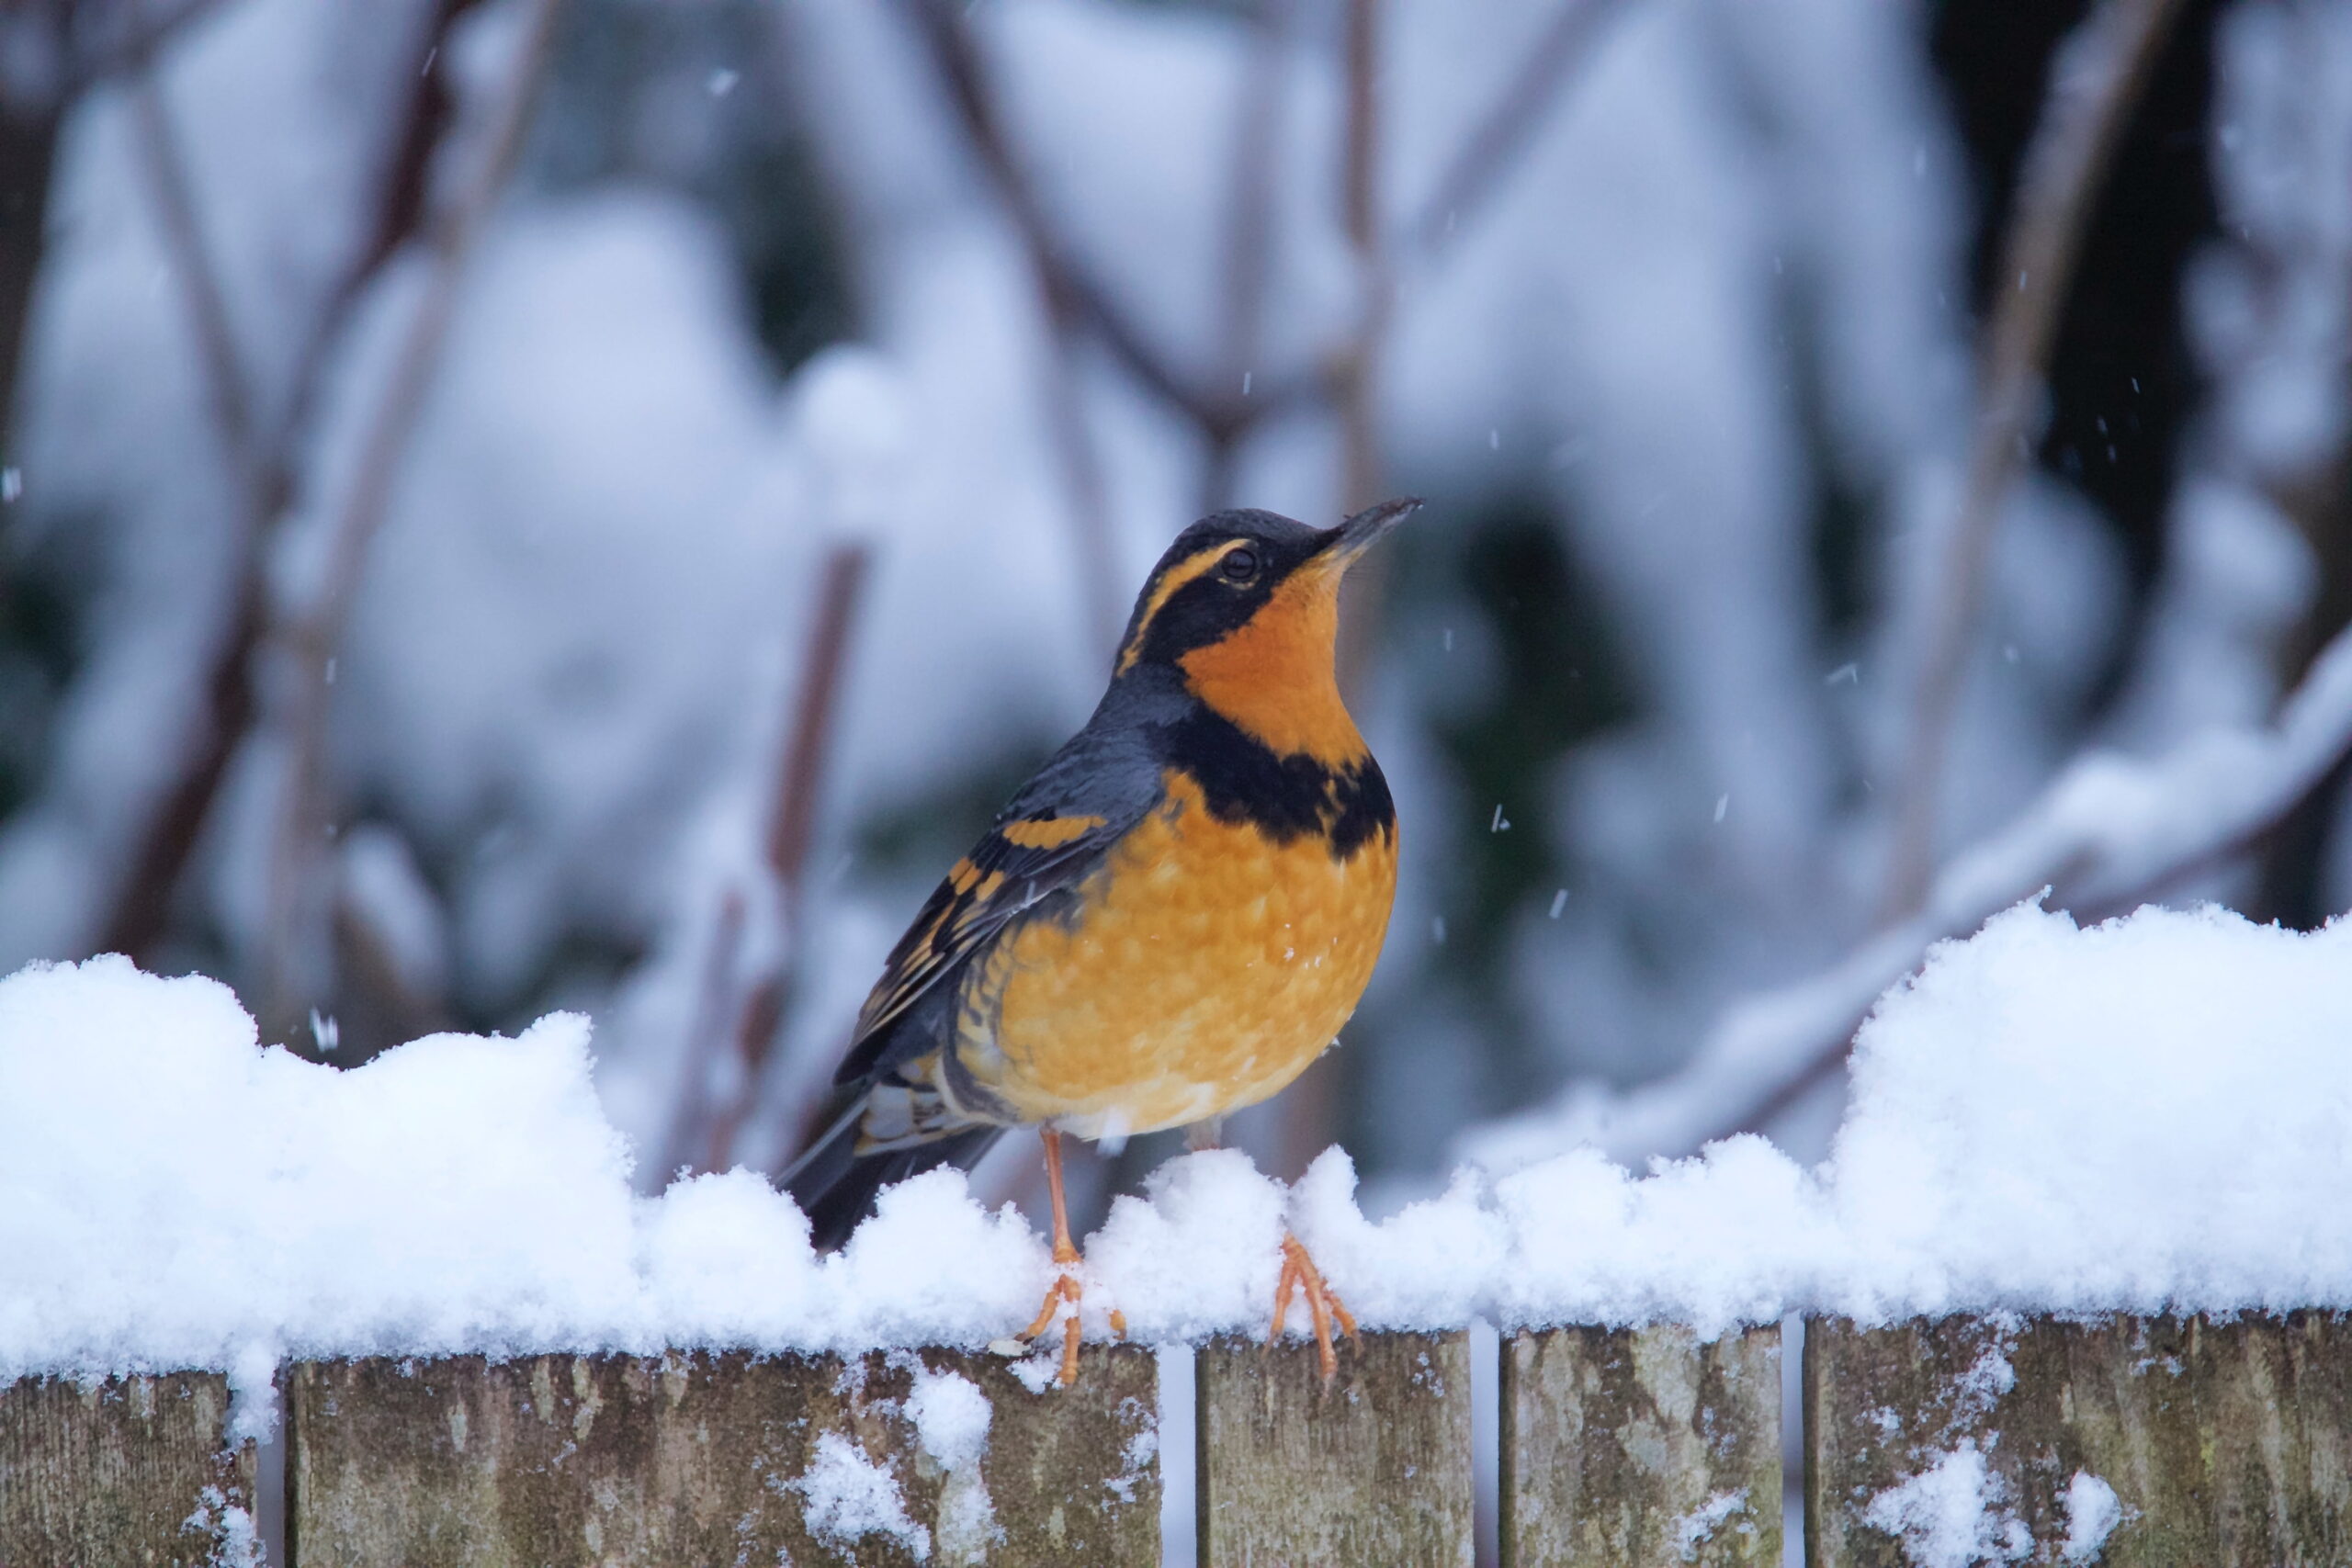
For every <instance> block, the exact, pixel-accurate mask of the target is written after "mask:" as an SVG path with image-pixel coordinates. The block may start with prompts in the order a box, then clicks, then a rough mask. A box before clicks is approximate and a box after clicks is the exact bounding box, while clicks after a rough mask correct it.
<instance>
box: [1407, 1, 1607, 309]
mask: <svg viewBox="0 0 2352 1568" xmlns="http://www.w3.org/2000/svg"><path fill="white" fill-rule="evenodd" d="M1624 5H1625V0H1561V3H1560V6H1559V8H1558V9H1557V10H1555V12H1554V13H1553V14H1552V20H1551V22H1550V24H1549V25H1548V26H1546V27H1545V28H1544V31H1543V34H1542V35H1541V36H1540V37H1539V38H1537V39H1536V40H1535V46H1534V48H1533V49H1532V50H1531V51H1528V55H1527V59H1526V61H1525V62H1524V63H1523V64H1521V66H1520V68H1519V73H1518V74H1517V75H1515V76H1513V77H1512V78H1511V80H1510V85H1508V86H1506V87H1505V88H1504V89H1503V91H1502V94H1501V96H1498V98H1496V100H1495V102H1494V105H1493V107H1490V108H1488V109H1487V113H1486V115H1485V116H1484V117H1483V118H1480V119H1479V121H1478V123H1477V124H1476V127H1474V128H1473V129H1472V130H1471V132H1470V134H1469V135H1468V136H1466V137H1464V139H1463V142H1462V146H1461V148H1460V150H1459V151H1457V152H1455V153H1454V154H1453V157H1452V158H1450V159H1448V160H1447V161H1446V164H1445V170H1444V172H1443V173H1442V174H1441V175H1439V176H1438V179H1437V183H1436V185H1434V186H1431V187H1430V196H1429V199H1428V200H1427V201H1425V202H1423V203H1422V205H1421V209H1420V211H1419V215H1418V216H1416V217H1415V218H1414V220H1412V221H1411V222H1410V223H1409V224H1408V225H1407V226H1406V228H1405V231H1404V234H1403V243H1402V245H1401V246H1400V249H1401V250H1402V252H1403V254H1404V255H1405V257H1406V258H1407V259H1408V261H1412V262H1415V263H1419V264H1423V265H1426V264H1427V263H1428V262H1430V261H1433V260H1435V259H1436V258H1437V257H1438V256H1439V255H1441V254H1442V253H1443V252H1444V251H1445V250H1446V249H1447V247H1448V245H1449V244H1450V243H1451V242H1452V241H1453V239H1454V238H1455V237H1456V236H1457V235H1458V234H1459V233H1460V232H1461V231H1462V230H1463V229H1464V228H1466V227H1467V226H1468V225H1469V223H1470V222H1471V221H1472V220H1475V219H1476V216H1477V215H1478V213H1479V211H1480V209H1483V208H1484V207H1485V205H1486V203H1487V199H1488V198H1489V197H1492V196H1493V194H1494V193H1495V191H1496V189H1497V188H1498V187H1499V186H1501V184H1502V180H1503V176H1504V175H1506V174H1508V173H1509V172H1510V168H1511V166H1512V165H1513V164H1516V163H1517V162H1518V161H1519V159H1520V157H1521V155H1522V154H1523V153H1524V152H1526V151H1527V148H1528V146H1529V144H1530V143H1531V142H1532V140H1533V138H1534V133H1535V131H1536V130H1538V129H1539V128H1540V127H1541V126H1542V125H1543V123H1544V117H1545V116H1546V115H1547V114H1548V113H1550V111H1551V110H1552V109H1553V107H1555V105H1556V104H1557V103H1558V102H1559V99H1560V94H1561V91H1562V89H1563V88H1565V87H1566V85H1567V84H1568V82H1569V81H1570V80H1571V79H1573V78H1574V76H1575V75H1576V70H1577V66H1579V65H1582V64H1584V63H1585V62H1587V61H1589V60H1590V59H1591V58H1592V54H1593V50H1594V47H1595V45H1596V44H1597V43H1598V41H1599V40H1600V38H1601V36H1602V34H1603V32H1604V29H1605V28H1606V25H1607V23H1608V22H1609V21H1610V20H1611V18H1612V17H1614V16H1615V15H1616V13H1617V12H1618V11H1619V10H1621V9H1623V6H1624Z"/></svg>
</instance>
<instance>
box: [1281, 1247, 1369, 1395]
mask: <svg viewBox="0 0 2352 1568" xmlns="http://www.w3.org/2000/svg"><path fill="white" fill-rule="evenodd" d="M1293 1286H1296V1287H1297V1288H1298V1292H1299V1293H1300V1294H1301V1295H1303V1296H1305V1297H1306V1311H1307V1314H1308V1315H1309V1316H1311V1317H1313V1318H1314V1320H1315V1363H1316V1365H1317V1367H1318V1368H1319V1369H1320V1370H1321V1371H1322V1373H1323V1382H1324V1385H1325V1386H1326V1387H1329V1385H1330V1382H1331V1379H1332V1378H1333V1377H1334V1376H1335V1375H1337V1373H1338V1372H1339V1370H1340V1357H1339V1353H1338V1352H1337V1351H1336V1350H1334V1349H1333V1348H1332V1347H1331V1325H1332V1322H1333V1320H1334V1319H1337V1320H1338V1323H1339V1325H1340V1333H1342V1334H1349V1335H1352V1334H1354V1333H1355V1332H1356V1320H1355V1317H1354V1315H1353V1314H1351V1313H1350V1312H1349V1311H1348V1309H1347V1305H1346V1303H1343V1302H1341V1301H1340V1292H1337V1291H1335V1290H1333V1289H1332V1288H1331V1287H1330V1284H1329V1281H1327V1280H1325V1279H1324V1278H1323V1272H1322V1270H1321V1269H1317V1268H1316V1267H1315V1260H1314V1259H1313V1258H1309V1257H1308V1256H1307V1255H1306V1244H1305V1243H1303V1242H1301V1241H1300V1240H1299V1239H1298V1237H1296V1236H1295V1235H1284V1236H1283V1274H1282V1279H1281V1280H1280V1281H1278V1282H1277V1283H1276V1284H1275V1286H1274V1326H1273V1328H1272V1330H1271V1331H1270V1332H1269V1333H1268V1334H1267V1336H1266V1343H1267V1344H1268V1345H1269V1346H1271V1345H1272V1344H1274V1343H1275V1342H1276V1341H1278V1340H1279V1339H1281V1338H1282V1337H1283V1317H1284V1316H1285V1315H1287V1314H1288V1313H1289V1311H1290V1292H1291V1288H1292V1287H1293Z"/></svg>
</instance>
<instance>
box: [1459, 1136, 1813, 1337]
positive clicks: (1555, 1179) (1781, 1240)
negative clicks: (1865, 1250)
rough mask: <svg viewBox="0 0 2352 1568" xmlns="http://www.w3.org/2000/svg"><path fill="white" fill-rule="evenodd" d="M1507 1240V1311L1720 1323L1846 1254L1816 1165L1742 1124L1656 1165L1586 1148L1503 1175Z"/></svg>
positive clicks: (1539, 1316)
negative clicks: (1807, 1167) (1800, 1162)
mask: <svg viewBox="0 0 2352 1568" xmlns="http://www.w3.org/2000/svg"><path fill="white" fill-rule="evenodd" d="M1495 1197H1496V1201H1497V1203H1498V1206H1499V1208H1500V1209H1501V1212H1502V1218H1503V1221H1504V1223H1505V1224H1506V1226H1507V1227H1508V1230H1509V1235H1510V1252H1509V1255H1508V1258H1507V1259H1506V1261H1505V1264H1504V1266H1503V1268H1502V1270H1501V1274H1500V1277H1499V1278H1498V1280H1497V1281H1496V1284H1495V1287H1494V1291H1493V1299H1494V1303H1495V1311H1496V1312H1497V1314H1498V1321H1499V1322H1502V1323H1505V1324H1516V1323H1535V1322H1589V1323H1611V1324H1624V1323H1645V1322H1652V1321H1658V1320H1672V1321H1676V1322H1681V1323H1687V1324H1690V1325H1691V1326H1693V1327H1695V1328H1697V1329H1698V1330H1699V1331H1700V1332H1701V1333H1702V1334H1706V1335H1715V1334H1720V1333H1722V1332H1724V1330H1726V1329H1728V1328H1731V1327H1734V1326H1736V1325H1741V1324H1747V1323H1762V1322H1767V1321H1770V1320H1771V1319H1773V1318H1775V1317H1777V1316H1778V1315H1779V1314H1781V1311H1782V1308H1783V1303H1787V1302H1789V1301H1790V1300H1791V1298H1792V1297H1800V1296H1802V1295H1804V1293H1805V1292H1807V1290H1808V1288H1809V1287H1810V1286H1811V1285H1812V1283H1813V1282H1814V1281H1815V1280H1817V1279H1818V1278H1820V1277H1821V1276H1822V1275H1823V1274H1824V1273H1825V1272H1826V1270H1827V1269H1830V1268H1831V1267H1833V1266H1834V1264H1835V1262H1836V1261H1837V1260H1838V1258H1840V1257H1842V1256H1843V1254H1842V1252H1841V1249H1840V1247H1839V1245H1838V1237H1837V1236H1836V1235H1834V1233H1833V1231H1832V1227H1831V1225H1830V1223H1829V1217H1828V1215H1827V1213H1826V1210H1825V1208H1824V1205H1823V1203H1822V1201H1821V1197H1820V1193H1819V1190H1818V1189H1817V1187H1816V1186H1815V1183H1814V1182H1813V1181H1812V1179H1810V1178H1808V1177H1807V1176H1806V1175H1805V1173H1804V1171H1802V1170H1801V1169H1799V1168H1798V1167H1797V1166H1796V1165H1795V1164H1794V1163H1793V1162H1792V1161H1791V1160H1790V1159H1789V1158H1788V1157H1787V1156H1784V1155H1782V1154H1781V1152H1780V1151H1779V1150H1777V1149H1775V1148H1773V1147H1772V1145H1770V1144H1768V1143H1766V1142H1765V1141H1764V1140H1763V1139H1761V1138H1757V1137H1738V1138H1732V1139H1728V1140H1726V1141H1724V1143H1721V1144H1717V1145H1714V1146H1713V1147H1712V1148H1710V1149H1708V1150H1707V1151H1706V1152H1705V1153H1704V1154H1702V1155H1700V1156H1696V1157H1694V1158H1691V1159H1687V1160H1676V1161H1671V1162H1667V1161H1660V1162H1657V1164H1656V1165H1655V1166H1654V1167H1653V1168H1652V1171H1651V1173H1650V1175H1649V1176H1647V1177H1646V1178H1635V1177H1634V1176H1631V1175H1629V1174H1628V1173H1627V1172H1626V1171H1625V1169H1624V1168H1623V1167H1621V1166H1619V1165H1616V1164H1614V1163H1613V1162H1611V1161H1610V1160H1608V1159H1606V1158H1604V1157H1603V1156H1600V1154H1598V1153H1596V1152H1595V1151H1592V1150H1589V1149H1579V1150H1577V1151H1574V1152H1572V1153H1570V1154H1567V1155H1564V1156H1560V1157H1558V1158H1556V1159H1553V1160H1548V1161H1545V1162H1544V1163H1543V1164H1541V1165H1537V1166H1533V1167H1531V1168H1528V1169H1526V1170H1522V1171H1518V1172H1515V1173H1514V1174H1512V1175H1510V1176H1508V1177H1505V1178H1504V1179H1502V1180H1501V1181H1500V1182H1499V1183H1498V1184H1497V1187H1496V1192H1495Z"/></svg>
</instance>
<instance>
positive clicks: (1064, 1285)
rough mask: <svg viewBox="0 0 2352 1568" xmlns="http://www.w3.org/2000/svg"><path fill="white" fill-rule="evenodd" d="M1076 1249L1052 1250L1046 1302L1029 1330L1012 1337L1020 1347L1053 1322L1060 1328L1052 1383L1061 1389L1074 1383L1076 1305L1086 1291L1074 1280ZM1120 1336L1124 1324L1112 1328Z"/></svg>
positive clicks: (1076, 1339) (1059, 1247)
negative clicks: (1058, 1363)
mask: <svg viewBox="0 0 2352 1568" xmlns="http://www.w3.org/2000/svg"><path fill="white" fill-rule="evenodd" d="M1078 1263H1079V1258H1078V1248H1076V1247H1070V1246H1068V1245H1067V1244H1057V1245H1056V1246H1055V1247H1054V1282H1053V1283H1052V1284H1050V1285H1048V1286H1046V1301H1045V1304H1044V1305H1043V1306H1040V1307H1039V1308H1038V1309H1037V1315H1036V1316H1035V1318H1033V1319H1031V1320H1030V1324H1029V1326H1028V1327H1026V1328H1024V1329H1023V1330H1022V1331H1021V1332H1020V1333H1018V1334H1016V1335H1014V1336H1013V1337H1014V1338H1015V1339H1018V1340H1021V1341H1023V1342H1024V1343H1027V1342H1030V1341H1034V1340H1035V1339H1037V1338H1038V1337H1041V1336H1042V1335H1044V1334H1045V1332H1046V1330H1047V1329H1049V1328H1051V1327H1053V1325H1054V1320H1055V1319H1056V1318H1057V1317H1058V1318H1060V1319H1061V1324H1062V1365H1061V1371H1060V1372H1059V1373H1057V1375H1056V1377H1055V1379H1054V1381H1055V1382H1057V1383H1058V1384H1059V1385H1060V1386H1061V1387H1063V1388H1068V1387H1069V1386H1070V1385H1071V1384H1072V1383H1074V1382H1077V1381H1078V1303H1079V1302H1080V1299H1081V1298H1083V1297H1084V1296H1085V1294H1086V1287H1085V1286H1083V1285H1081V1284H1080V1283H1079V1280H1078ZM1113 1316H1114V1318H1116V1317H1117V1314H1113ZM1114 1326H1117V1327H1119V1328H1120V1329H1121V1330H1122V1332H1124V1330H1125V1322H1124V1320H1120V1321H1119V1322H1117V1323H1115V1324H1114Z"/></svg>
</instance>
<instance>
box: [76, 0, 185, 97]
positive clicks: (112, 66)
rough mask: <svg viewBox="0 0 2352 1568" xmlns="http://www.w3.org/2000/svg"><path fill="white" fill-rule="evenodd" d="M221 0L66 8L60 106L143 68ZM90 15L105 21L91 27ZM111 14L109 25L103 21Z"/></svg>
mask: <svg viewBox="0 0 2352 1568" xmlns="http://www.w3.org/2000/svg"><path fill="white" fill-rule="evenodd" d="M219 8H220V0H174V3H172V4H168V5H148V4H141V3H139V0H126V3H125V4H121V5H117V6H97V5H90V4H86V3H85V4H82V5H78V6H70V7H68V9H67V13H66V15H67V18H68V19H67V22H66V31H67V32H68V34H69V35H79V36H69V37H68V38H67V39H65V42H66V46H67V47H66V54H65V69H64V72H63V73H62V77H61V79H60V83H59V86H60V89H61V90H60V93H59V99H60V107H62V106H63V105H64V104H69V103H72V102H73V101H74V99H75V98H77V97H79V96H81V95H82V94H84V93H85V92H87V91H89V90H90V89H91V88H92V87H95V86H96V85H98V84H99V83H101V82H104V81H106V80H107V79H108V78H109V77H113V76H118V75H120V74H122V73H125V72H128V71H137V70H143V69H145V68H146V66H147V65H148V64H149V62H152V61H153V58H154V55H155V52H156V51H158V50H160V49H162V48H163V47H164V44H166V43H168V42H170V41H171V39H172V37H173V35H174V34H175V33H177V32H178V31H180V29H181V28H186V27H187V26H188V25H189V24H190V23H192V22H195V21H198V20H200V19H201V18H202V17H205V16H206V15H207V14H208V13H209V12H211V11H214V10H217V9H219ZM85 16H94V17H97V18H98V19H99V20H100V23H101V26H100V27H99V28H95V29H91V28H83V27H81V26H80V25H79V24H80V22H81V21H82V19H83V18H84V17H85ZM108 20H111V21H112V23H113V25H112V27H111V28H107V27H106V26H105V25H104V24H105V23H106V22H107V21H108Z"/></svg>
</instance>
